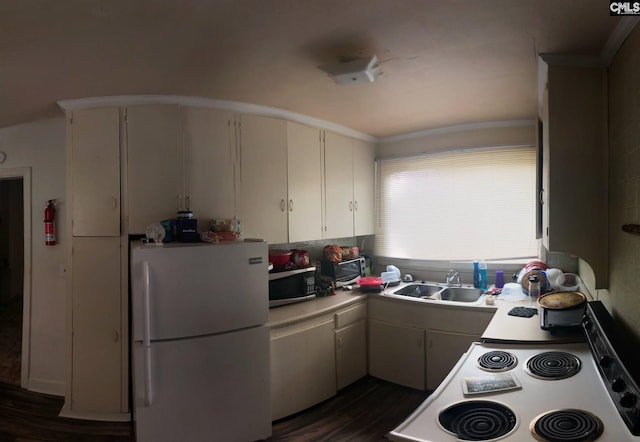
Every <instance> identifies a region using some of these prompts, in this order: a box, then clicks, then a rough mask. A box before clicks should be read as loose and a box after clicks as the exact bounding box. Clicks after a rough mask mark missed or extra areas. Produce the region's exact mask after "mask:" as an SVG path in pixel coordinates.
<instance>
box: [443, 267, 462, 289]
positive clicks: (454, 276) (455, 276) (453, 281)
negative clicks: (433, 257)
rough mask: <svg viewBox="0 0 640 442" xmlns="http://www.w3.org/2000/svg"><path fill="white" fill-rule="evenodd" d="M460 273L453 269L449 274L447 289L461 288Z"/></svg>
mask: <svg viewBox="0 0 640 442" xmlns="http://www.w3.org/2000/svg"><path fill="white" fill-rule="evenodd" d="M461 286H462V283H461V282H460V273H459V272H456V271H455V270H453V269H451V270H449V271H448V272H447V287H461Z"/></svg>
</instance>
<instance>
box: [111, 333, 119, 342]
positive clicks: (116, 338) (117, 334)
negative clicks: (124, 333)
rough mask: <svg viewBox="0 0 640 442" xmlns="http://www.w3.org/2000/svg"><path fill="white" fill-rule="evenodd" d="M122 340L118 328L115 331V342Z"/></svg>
mask: <svg viewBox="0 0 640 442" xmlns="http://www.w3.org/2000/svg"><path fill="white" fill-rule="evenodd" d="M119 340H120V333H119V332H118V330H114V331H113V342H118V341H119Z"/></svg>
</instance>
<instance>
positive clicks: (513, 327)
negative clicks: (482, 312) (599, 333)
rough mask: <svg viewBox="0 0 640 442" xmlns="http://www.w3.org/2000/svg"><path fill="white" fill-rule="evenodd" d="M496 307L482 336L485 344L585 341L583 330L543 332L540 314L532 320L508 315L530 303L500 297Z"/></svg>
mask: <svg viewBox="0 0 640 442" xmlns="http://www.w3.org/2000/svg"><path fill="white" fill-rule="evenodd" d="M495 306H496V307H497V310H496V313H495V315H493V318H492V319H491V322H490V323H489V325H488V326H487V328H486V329H485V331H484V333H483V334H482V338H481V339H482V341H483V342H494V343H505V344H506V343H516V342H518V343H527V344H540V343H545V342H581V341H583V340H584V337H583V335H582V331H581V330H578V331H577V332H572V333H567V332H565V333H558V332H554V333H553V334H552V333H551V332H550V331H547V330H542V329H541V328H540V315H539V314H536V315H533V316H532V317H531V318H523V317H520V316H511V315H509V314H508V313H509V311H510V310H511V309H512V308H513V307H518V306H522V307H529V302H528V301H517V302H510V301H505V300H501V299H500V297H499V296H498V298H497V299H496V300H495Z"/></svg>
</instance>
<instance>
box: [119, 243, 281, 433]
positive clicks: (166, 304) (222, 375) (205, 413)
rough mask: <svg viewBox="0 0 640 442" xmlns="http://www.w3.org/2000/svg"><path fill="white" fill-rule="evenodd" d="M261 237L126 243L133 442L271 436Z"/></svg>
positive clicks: (264, 262) (264, 256) (265, 260)
mask: <svg viewBox="0 0 640 442" xmlns="http://www.w3.org/2000/svg"><path fill="white" fill-rule="evenodd" d="M267 255H268V251H267V243H266V242H264V241H234V242H228V243H220V244H210V243H167V244H163V245H154V244H144V243H142V242H132V243H131V267H130V268H131V310H132V324H131V328H132V333H131V340H132V344H131V354H132V357H131V359H132V381H133V399H132V400H133V418H134V427H135V433H136V441H137V442H165V441H166V442H175V441H188V442H200V441H201V442H211V441H225V442H226V441H230V442H232V441H240V442H247V441H255V440H260V439H264V438H267V437H269V436H270V435H271V396H270V362H269V327H268V325H267V323H268V317H269V307H268V291H269V286H268V258H267Z"/></svg>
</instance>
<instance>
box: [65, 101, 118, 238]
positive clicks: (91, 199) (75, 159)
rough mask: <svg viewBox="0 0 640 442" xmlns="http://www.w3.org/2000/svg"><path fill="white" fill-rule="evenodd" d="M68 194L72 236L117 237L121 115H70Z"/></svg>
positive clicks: (115, 110) (103, 112) (94, 111)
mask: <svg viewBox="0 0 640 442" xmlns="http://www.w3.org/2000/svg"><path fill="white" fill-rule="evenodd" d="M70 164H71V166H70V167H71V170H70V178H71V183H70V187H71V189H70V193H71V198H72V215H71V216H72V222H73V235H74V236H119V235H120V112H119V110H118V108H101V109H89V110H82V111H75V112H73V115H72V119H71V163H70Z"/></svg>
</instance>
